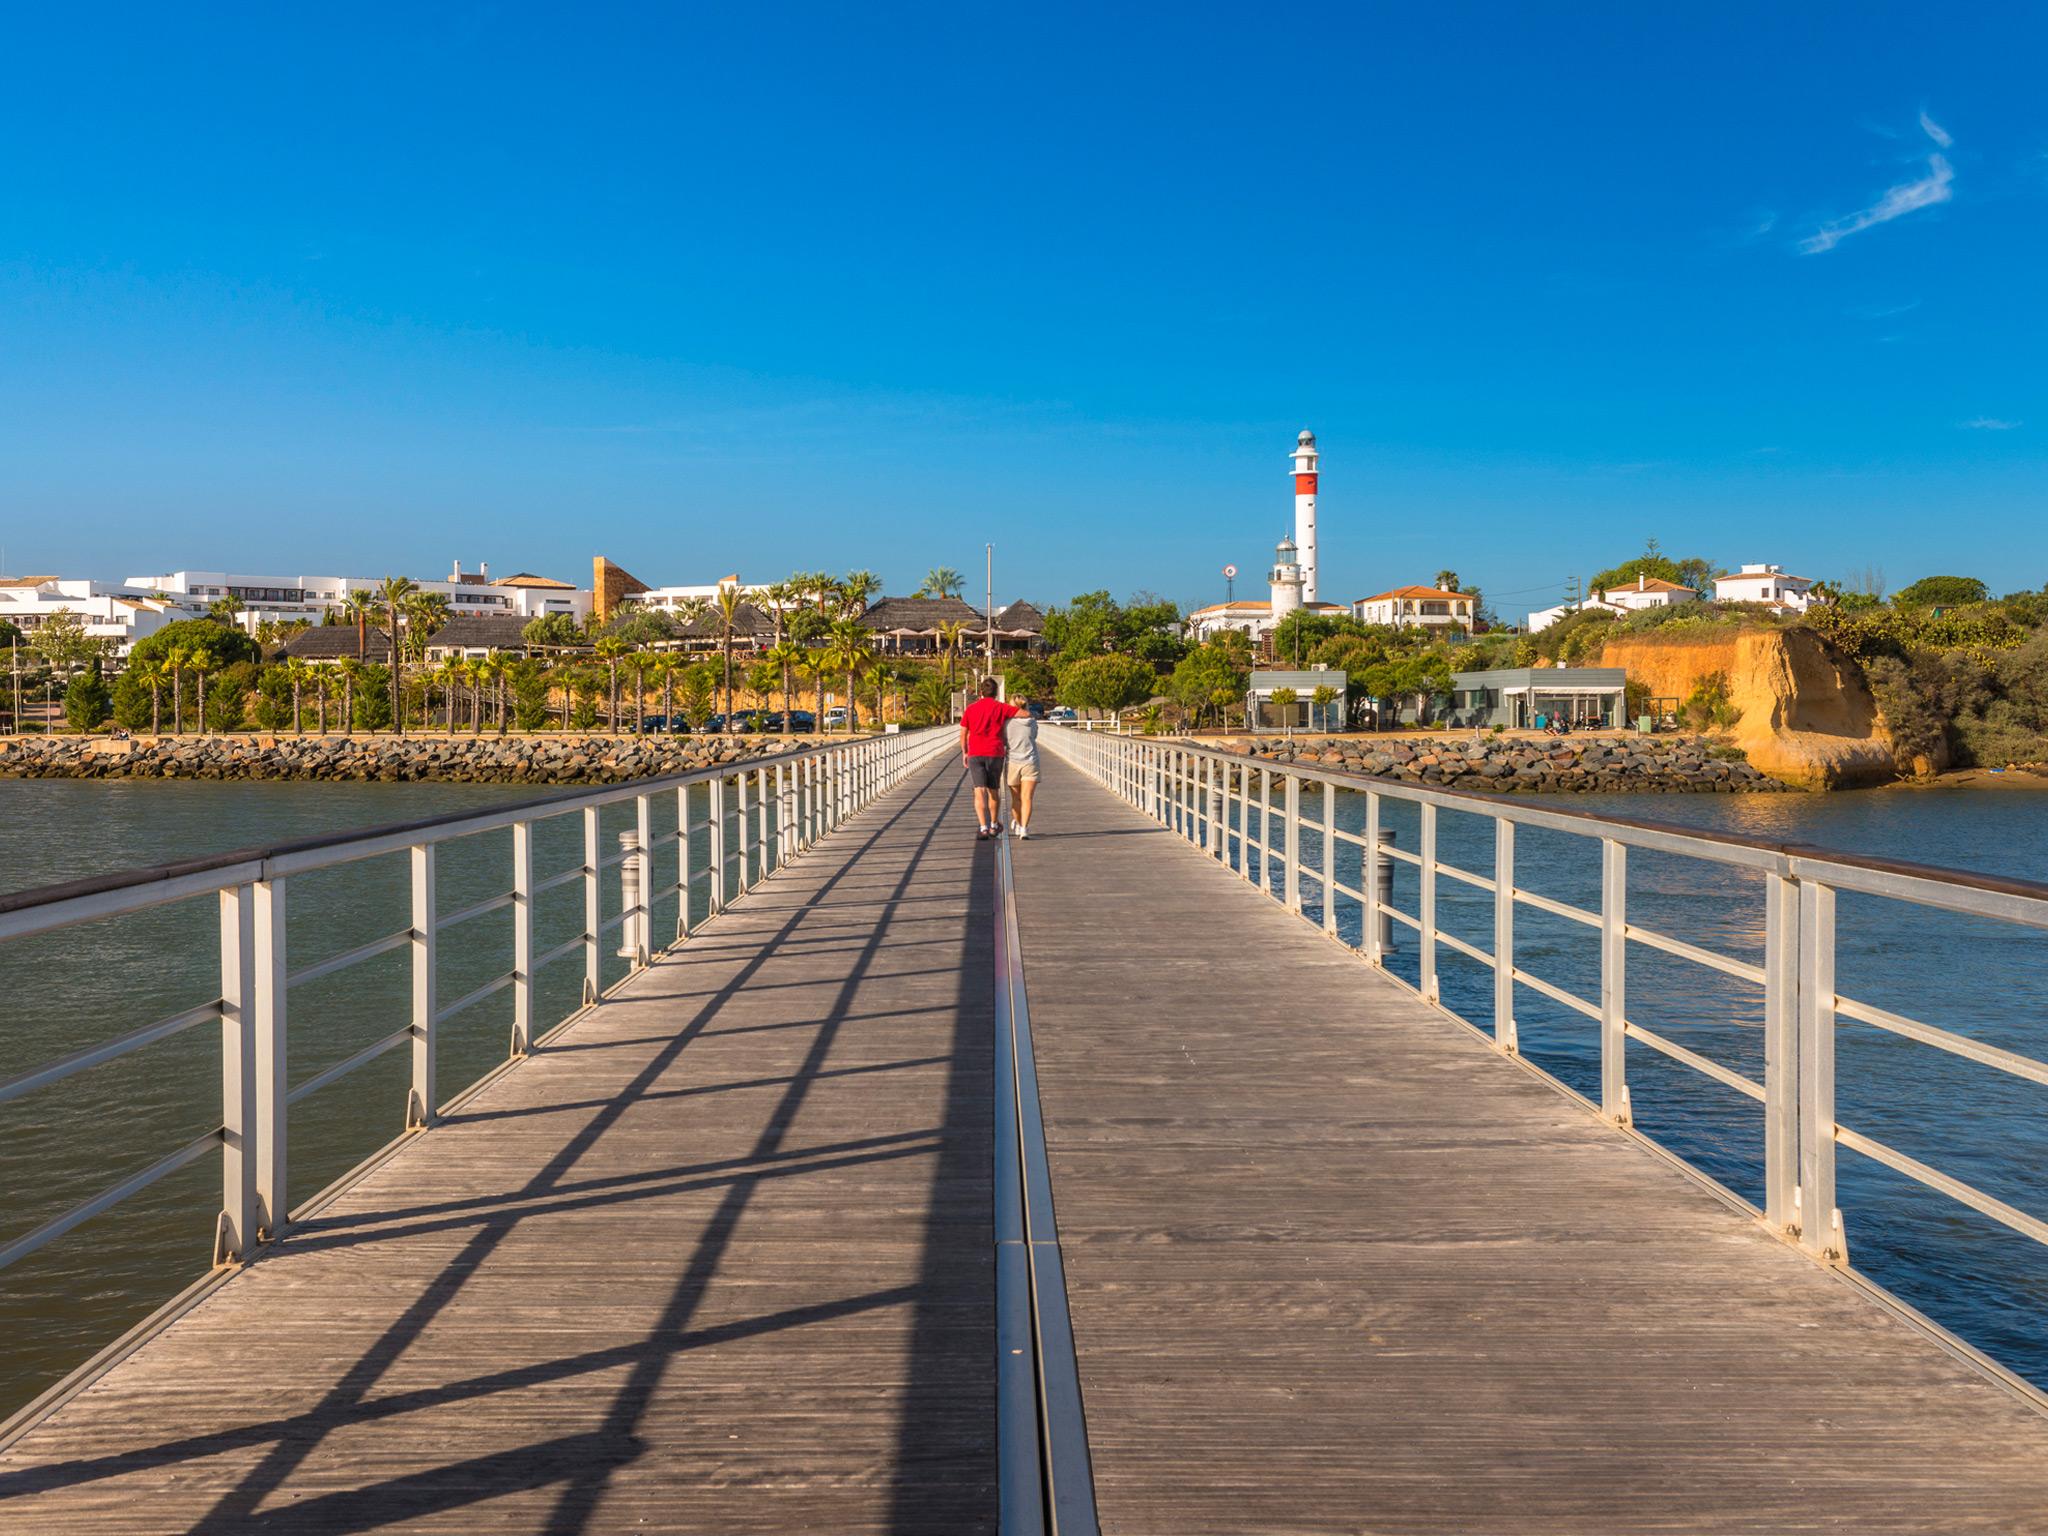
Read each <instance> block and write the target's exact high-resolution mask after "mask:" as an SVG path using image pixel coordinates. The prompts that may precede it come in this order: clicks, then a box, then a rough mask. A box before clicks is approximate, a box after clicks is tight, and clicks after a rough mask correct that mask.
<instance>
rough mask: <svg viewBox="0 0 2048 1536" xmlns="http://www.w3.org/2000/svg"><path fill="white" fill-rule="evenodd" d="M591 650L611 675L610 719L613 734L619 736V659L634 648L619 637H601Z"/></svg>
mask: <svg viewBox="0 0 2048 1536" xmlns="http://www.w3.org/2000/svg"><path fill="white" fill-rule="evenodd" d="M590 649H591V651H592V652H593V653H594V654H595V655H596V657H597V659H598V660H599V661H601V662H603V663H604V664H605V670H606V671H607V672H609V673H610V674H611V699H612V703H611V714H610V716H609V717H608V718H609V719H610V721H611V729H612V734H613V735H617V734H618V730H619V658H620V657H621V656H623V655H625V654H626V653H627V652H628V651H630V650H631V649H632V647H631V646H630V645H628V644H627V643H626V642H625V640H624V639H622V638H621V637H620V636H618V635H599V636H598V637H597V644H595V645H593V646H592V647H591V648H590Z"/></svg>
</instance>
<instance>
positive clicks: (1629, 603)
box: [1529, 575, 1699, 635]
mask: <svg viewBox="0 0 2048 1536" xmlns="http://www.w3.org/2000/svg"><path fill="white" fill-rule="evenodd" d="M1698 596H1699V593H1698V592H1697V591H1695V590H1694V589H1693V588H1691V587H1685V586H1680V585H1679V584H1678V583H1677V582H1675V581H1664V580H1662V579H1660V578H1658V577H1655V576H1640V575H1639V576H1637V577H1636V579H1635V580H1634V581H1632V582H1630V583H1628V584H1627V585H1625V586H1619V587H1608V588H1605V589H1604V590H1602V591H1599V592H1595V593H1594V594H1593V595H1592V596H1591V597H1589V598H1588V599H1586V601H1584V602H1582V603H1559V604H1558V605H1557V606H1556V607H1555V608H1544V609H1541V610H1539V611H1538V612H1536V613H1532V614H1530V615H1529V633H1530V634H1532V635H1533V634H1535V633H1536V631H1537V630H1539V629H1548V628H1550V626H1551V625H1553V624H1555V623H1556V622H1557V621H1558V620H1559V619H1561V618H1563V617H1564V616H1565V615H1566V614H1571V613H1578V612H1580V611H1582V610H1584V609H1587V608H1592V609H1597V610H1599V611H1600V612H1603V613H1612V614H1616V615H1619V614H1624V613H1640V612H1641V611H1642V610H1643V609H1645V608H1668V607H1670V606H1671V604H1673V603H1689V602H1692V601H1694V600H1695V599H1696V598H1698Z"/></svg>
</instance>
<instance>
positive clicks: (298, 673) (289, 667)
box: [284, 657, 313, 736]
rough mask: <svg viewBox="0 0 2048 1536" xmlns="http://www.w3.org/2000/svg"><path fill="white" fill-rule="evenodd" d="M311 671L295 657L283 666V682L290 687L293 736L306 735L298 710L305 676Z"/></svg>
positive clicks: (302, 717)
mask: <svg viewBox="0 0 2048 1536" xmlns="http://www.w3.org/2000/svg"><path fill="white" fill-rule="evenodd" d="M312 670H313V669H312V668H311V667H309V666H307V665H306V664H305V663H304V662H303V661H300V660H299V659H298V658H297V657H293V658H292V659H291V660H290V661H288V662H286V663H285V664H284V675H285V680H286V681H287V682H289V683H290V684H291V685H292V734H293V735H295V736H303V735H305V734H306V721H305V716H304V715H303V714H302V713H301V710H300V702H301V694H302V691H303V689H304V688H305V686H306V674H307V673H309V672H311V671H312Z"/></svg>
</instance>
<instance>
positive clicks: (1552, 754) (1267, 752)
mask: <svg viewBox="0 0 2048 1536" xmlns="http://www.w3.org/2000/svg"><path fill="white" fill-rule="evenodd" d="M1204 745H1209V743H1204ZM1221 745H1222V746H1223V747H1224V749H1225V750H1226V751H1235V752H1243V753H1247V754H1248V755H1249V756H1251V757H1253V758H1256V759H1259V760H1261V761H1269V762H1283V763H1288V762H1291V763H1300V764H1302V765H1304V766H1307V767H1316V768H1342V769H1346V770H1348V771H1350V772H1353V773H1365V774H1372V775H1375V776H1377V777H1382V778H1393V779H1405V780H1407V781H1408V782H1410V783H1413V784H1430V785H1436V786H1439V787H1442V788H1446V789H1476V790H1487V791H1492V792H1494V793H1499V794H1516V793H1520V794H1589V793H1593V792H1595V791H1602V792H1615V791H1632V792H1648V793H1651V794H1741V793H1757V792H1769V791H1774V790H1783V789H1785V788H1787V786H1786V785H1784V784H1781V783H1779V782H1778V781H1777V780H1776V779H1773V778H1771V777H1769V776H1768V775H1766V774H1764V773H1761V772H1759V771H1758V770H1757V769H1755V768H1752V767H1751V766H1750V765H1749V764H1748V763H1747V762H1746V761H1744V760H1743V759H1742V758H1741V756H1740V755H1739V754H1732V755H1731V754H1729V753H1728V749H1726V748H1716V747H1715V746H1714V745H1713V744H1712V743H1711V742H1708V741H1706V740H1705V739H1703V738H1701V737H1691V736H1630V737H1596V736H1586V737H1569V736H1568V737H1564V738H1561V739H1557V740H1550V739H1544V740H1532V739H1530V738H1527V737H1501V736H1488V737H1482V738H1481V739H1480V740H1478V741H1469V740H1466V741H1411V740H1405V739H1403V740H1395V741H1382V740H1365V741H1343V740H1335V739H1331V740H1310V741H1299V742H1294V743H1286V742H1274V741H1268V740H1263V739H1262V740H1258V741H1254V742H1245V741H1242V740H1239V741H1228V742H1224V743H1221Z"/></svg>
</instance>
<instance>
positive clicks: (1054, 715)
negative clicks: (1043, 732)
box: [1045, 704, 1081, 721]
mask: <svg viewBox="0 0 2048 1536" xmlns="http://www.w3.org/2000/svg"><path fill="white" fill-rule="evenodd" d="M1045 718H1046V719H1048V720H1060V721H1067V720H1078V719H1080V718H1081V717H1080V716H1079V715H1077V714H1075V713H1074V711H1073V710H1072V709H1070V708H1069V707H1068V706H1066V705H1065V704H1062V705H1061V706H1060V707H1059V708H1058V709H1051V710H1047V711H1046V715H1045Z"/></svg>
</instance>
